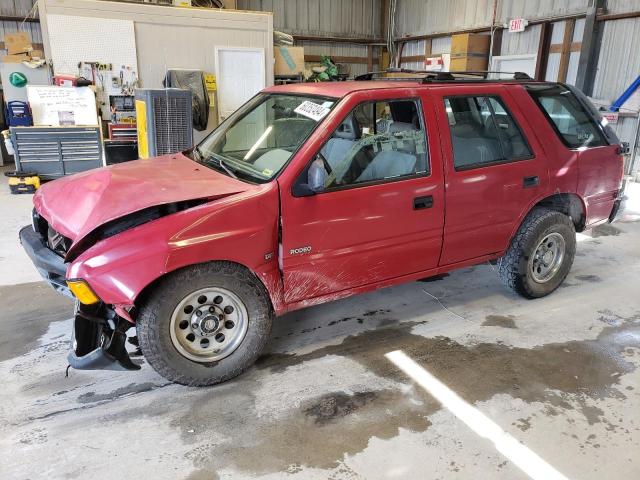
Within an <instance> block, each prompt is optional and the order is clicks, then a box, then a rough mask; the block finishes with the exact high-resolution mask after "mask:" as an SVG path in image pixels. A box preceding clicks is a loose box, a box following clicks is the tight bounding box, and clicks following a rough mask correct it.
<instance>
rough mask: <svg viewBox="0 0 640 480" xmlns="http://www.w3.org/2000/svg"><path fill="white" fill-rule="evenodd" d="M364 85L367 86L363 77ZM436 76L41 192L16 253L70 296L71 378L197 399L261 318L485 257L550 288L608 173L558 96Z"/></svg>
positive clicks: (246, 114)
mask: <svg viewBox="0 0 640 480" xmlns="http://www.w3.org/2000/svg"><path fill="white" fill-rule="evenodd" d="M369 78H370V77H369ZM517 78H518V79H514V80H499V81H485V80H482V79H476V78H473V77H469V76H458V75H451V74H439V75H428V76H427V77H425V78H414V79H408V80H398V81H392V80H379V81H378V80H374V79H369V80H366V81H365V80H363V81H350V82H335V83H325V84H294V85H287V86H280V87H270V88H267V89H266V90H264V91H263V92H261V93H259V94H258V95H256V96H255V97H254V98H252V99H251V100H250V101H249V102H248V103H247V104H245V105H244V106H243V107H241V108H240V109H239V110H238V111H237V112H235V113H234V114H233V115H232V116H231V117H229V118H228V119H227V120H226V121H225V122H224V123H223V124H222V125H220V127H218V128H217V129H216V130H215V131H214V132H212V133H211V134H210V135H209V136H208V137H207V138H206V139H205V140H204V141H202V142H201V143H200V144H199V145H197V146H196V147H194V148H193V149H191V150H189V151H185V152H183V153H177V154H173V155H166V156H164V157H159V158H155V159H151V160H140V161H135V162H130V163H126V164H121V165H115V166H111V167H107V168H102V169H98V170H94V171H91V172H86V173H82V174H78V175H75V176H73V177H69V178H64V179H60V180H56V181H54V182H52V183H49V184H46V185H44V186H43V187H42V188H41V189H40V190H39V191H38V193H37V194H36V195H35V197H34V206H35V209H34V213H33V226H29V227H25V228H24V229H22V230H21V232H20V238H21V240H22V243H23V245H24V247H25V249H26V250H27V252H28V254H29V255H30V256H31V258H32V260H33V261H34V263H35V265H36V266H37V267H38V268H39V270H40V271H41V272H42V274H43V276H44V277H45V278H46V279H47V280H48V281H49V282H50V283H51V284H52V285H53V286H54V288H56V289H57V290H59V291H61V292H63V293H66V294H72V295H73V296H75V297H76V298H77V299H78V300H79V305H78V308H77V312H76V320H75V325H74V343H73V348H72V350H71V352H70V354H69V363H70V364H71V365H72V366H73V367H76V368H85V369H92V368H128V369H135V368H139V367H138V366H137V365H136V364H134V363H133V362H132V361H131V360H130V359H129V356H128V354H127V352H126V349H125V340H126V331H127V330H128V329H130V328H131V327H133V326H135V327H136V330H137V337H138V340H139V344H140V347H141V349H142V352H143V354H144V356H145V358H146V359H147V361H148V362H149V363H150V364H151V366H152V367H153V368H154V369H156V370H157V371H158V372H159V373H160V374H161V375H163V376H165V377H166V378H168V379H170V380H172V381H174V382H178V383H182V384H185V385H211V384H215V383H218V382H222V381H225V380H227V379H230V378H232V377H234V376H236V375H238V374H239V373H241V372H242V371H243V370H245V369H246V368H247V367H248V366H250V365H251V364H252V362H253V361H254V360H255V359H256V358H257V356H258V355H259V353H260V351H261V349H262V348H263V347H264V345H265V343H266V342H267V339H268V336H269V331H270V329H271V323H272V320H273V318H274V317H275V316H278V315H282V314H284V313H286V312H289V311H292V310H295V309H299V308H303V307H307V306H309V305H315V304H319V303H323V302H328V301H331V300H336V299H339V298H344V297H347V296H350V295H354V294H357V293H362V292H366V291H370V290H374V289H378V288H381V287H385V286H389V285H394V284H398V283H402V282H409V281H414V280H417V279H421V278H424V277H429V276H435V275H439V274H442V273H444V272H447V271H450V270H454V269H457V268H461V267H465V266H469V265H474V264H479V263H483V262H487V261H493V260H497V265H498V270H499V272H500V277H501V278H502V281H503V282H504V283H505V285H507V286H508V287H509V288H511V289H512V290H514V291H515V292H517V293H518V294H520V295H522V296H523V297H525V298H538V297H542V296H545V295H548V294H549V293H551V292H553V291H554V290H555V289H556V288H557V287H558V286H559V285H560V284H561V283H562V281H563V280H564V278H565V277H566V275H567V273H568V272H569V269H570V268H571V265H572V262H573V258H574V254H575V249H576V238H575V232H576V231H582V230H584V229H585V228H587V227H590V226H593V225H597V224H599V223H603V222H607V221H611V220H612V219H613V218H614V217H615V215H616V212H617V209H618V208H619V204H620V193H621V192H620V188H621V179H622V168H623V160H622V156H621V155H620V152H621V150H620V148H621V147H620V145H619V143H620V142H619V141H618V139H617V138H616V136H615V134H614V133H613V132H612V131H611V130H610V129H609V128H608V127H606V126H603V122H602V121H601V119H600V118H599V116H598V114H597V112H596V111H595V110H594V109H593V108H592V106H590V104H589V103H588V100H587V99H586V98H585V97H584V96H583V95H582V94H581V93H580V92H579V91H577V90H576V89H575V88H573V87H570V86H567V85H563V84H559V83H547V82H535V81H532V80H530V79H524V78H523V76H522V75H518V76H517Z"/></svg>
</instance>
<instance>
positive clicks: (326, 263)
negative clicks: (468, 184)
mask: <svg viewBox="0 0 640 480" xmlns="http://www.w3.org/2000/svg"><path fill="white" fill-rule="evenodd" d="M385 93H386V95H387V96H386V97H385V96H384V94H379V93H378V92H376V97H378V96H379V97H380V98H377V99H376V100H372V99H371V97H372V96H371V92H368V95H367V96H366V98H365V95H364V94H355V95H352V96H351V97H350V99H349V100H348V101H346V102H342V103H341V107H339V111H338V112H336V113H337V114H338V116H337V117H335V118H336V119H337V120H336V121H333V122H332V123H333V126H332V127H333V128H331V129H318V130H319V131H317V132H316V133H315V135H325V136H328V138H326V139H324V140H323V142H322V143H318V145H322V146H321V147H320V148H319V149H317V150H316V151H315V152H314V153H317V152H318V151H319V152H320V153H322V156H320V157H317V156H316V155H315V154H314V155H313V156H312V158H310V159H308V160H307V162H306V165H305V168H304V169H303V170H302V171H301V172H300V174H299V176H298V178H297V179H296V182H305V181H306V180H307V178H308V171H309V168H310V166H312V165H314V164H315V165H316V166H317V165H318V164H320V165H325V167H326V168H325V171H324V172H323V175H324V176H325V182H326V187H325V188H324V191H320V192H317V193H315V194H313V195H309V196H296V195H295V194H294V193H293V191H294V190H295V188H290V189H284V188H283V189H282V190H281V192H282V193H281V194H282V213H281V215H282V240H281V242H282V252H281V255H282V268H283V273H284V291H285V302H286V303H294V302H298V301H302V300H310V299H312V298H316V297H322V296H326V295H331V294H335V293H338V292H344V291H347V290H349V289H355V288H358V287H364V286H367V285H371V284H375V283H378V282H382V281H387V280H391V279H395V278H400V277H402V276H405V275H410V274H414V273H416V272H427V271H429V270H431V269H434V268H436V267H437V265H438V260H439V257H440V251H441V247H442V235H443V224H444V185H443V177H442V167H441V164H440V151H439V149H438V148H437V145H438V144H437V141H434V142H428V140H427V139H428V138H434V139H436V138H437V132H436V131H435V130H434V129H435V122H434V119H433V118H432V117H433V112H427V114H426V115H425V113H424V112H423V105H425V104H427V103H426V102H425V100H424V99H423V98H420V97H415V98H411V99H407V98H403V96H401V95H398V93H396V95H397V96H396V97H393V96H391V95H393V93H394V92H393V91H391V92H389V91H385ZM313 141H314V139H311V142H313ZM326 170H329V171H326Z"/></svg>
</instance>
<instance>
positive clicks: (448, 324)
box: [0, 185, 640, 480]
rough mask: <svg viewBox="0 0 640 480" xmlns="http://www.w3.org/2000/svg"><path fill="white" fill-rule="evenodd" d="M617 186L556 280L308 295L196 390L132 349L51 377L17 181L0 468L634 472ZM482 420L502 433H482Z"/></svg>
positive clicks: (96, 473)
mask: <svg viewBox="0 0 640 480" xmlns="http://www.w3.org/2000/svg"><path fill="white" fill-rule="evenodd" d="M632 187H633V188H631V189H630V192H631V194H632V196H633V199H632V202H631V205H630V210H628V212H627V213H626V215H625V216H624V218H623V221H622V222H620V223H616V224H614V225H612V226H604V227H601V228H598V229H596V230H595V231H590V232H586V233H585V234H584V235H579V246H578V252H577V257H576V259H575V264H574V267H573V269H572V271H571V273H570V275H569V277H568V278H567V280H566V282H565V284H564V285H563V287H562V288H560V289H559V290H558V291H557V292H555V293H554V294H553V295H551V296H549V297H547V298H544V299H540V300H535V301H526V300H523V299H521V298H519V297H517V296H514V295H512V294H511V293H510V292H508V291H507V290H505V289H504V288H503V287H502V286H501V284H500V283H499V281H498V279H497V277H496V273H495V271H494V270H493V268H492V267H491V266H490V265H482V266H477V267H474V268H467V269H465V270H462V271H459V272H455V273H452V274H451V275H449V276H448V277H446V278H442V279H440V280H437V281H431V282H414V283H411V284H407V285H403V286H399V287H393V288H389V289H385V290H382V291H378V292H375V293H371V294H366V295H363V296H360V297H355V298H351V299H347V300H343V301H339V302H335V303H332V304H328V305H323V306H319V307H315V308H309V309H307V310H303V311H299V312H295V313H293V314H289V315H286V316H284V317H282V318H280V319H278V320H277V321H276V324H275V328H274V331H273V335H272V340H271V342H270V344H269V345H268V348H267V352H266V353H265V355H264V356H263V357H262V358H261V359H260V361H259V362H258V364H257V365H256V366H255V367H254V368H252V369H250V370H249V371H248V372H247V373H246V374H245V375H243V376H241V377H240V378H238V379H236V380H233V381H231V382H228V383H226V384H223V385H220V386H217V387H212V388H206V389H197V388H186V387H182V386H179V385H172V384H168V383H167V382H166V381H165V380H164V379H163V378H161V377H160V376H158V375H157V374H155V373H154V372H153V370H151V368H150V367H149V366H148V365H146V364H145V365H143V368H142V370H141V371H139V372H135V373H128V372H79V371H70V373H69V377H68V378H65V375H64V371H65V367H66V361H65V356H66V351H67V348H68V338H69V333H70V328H71V321H70V320H69V318H70V316H71V303H70V302H69V301H67V300H66V299H64V298H62V297H60V296H58V295H57V294H55V293H54V292H53V291H52V290H50V289H49V288H48V287H46V286H45V285H44V284H43V283H42V282H38V277H37V274H36V273H35V272H34V271H33V269H32V267H30V265H29V264H28V263H27V260H26V258H25V257H24V255H23V254H22V252H21V251H20V250H19V246H18V245H17V241H16V232H17V228H18V226H20V225H22V224H24V223H27V222H28V221H29V209H30V207H29V203H30V198H29V196H11V195H8V194H7V189H6V187H1V188H0V217H1V218H2V219H3V227H2V229H1V231H0V378H1V379H2V380H3V388H2V389H1V390H0V430H1V431H2V435H0V458H1V459H2V461H1V462H0V478H11V479H27V478H94V479H102V478H105V479H107V478H109V479H111V478H154V479H164V478H167V479H174V478H188V479H192V480H193V479H216V478H233V479H242V478H265V479H274V478H291V479H297V478H300V479H316V478H317V479H326V478H330V479H356V478H371V479H377V478H381V479H382V478H398V479H406V478H469V479H478V478H498V479H518V478H527V475H526V474H525V473H523V470H521V468H519V467H518V466H517V465H520V466H521V467H522V466H523V464H524V466H525V469H526V467H528V470H527V471H528V472H529V475H531V476H534V477H535V476H536V472H538V474H539V475H538V478H550V477H549V476H548V475H546V474H544V473H540V472H544V470H543V468H547V467H548V468H553V469H555V470H556V471H558V472H561V473H562V474H564V475H565V476H567V477H569V478H580V479H602V478H616V479H624V478H628V479H631V478H639V477H640V460H638V457H637V452H638V451H639V447H640V369H638V366H640V296H639V295H638V293H639V291H638V285H640V188H638V187H640V185H633V186H632ZM433 297H437V298H438V299H440V302H441V303H442V304H441V303H439V302H438V301H436V300H435V299H434V298H433ZM445 307H446V308H445ZM393 350H402V351H403V352H404V353H406V354H407V355H408V356H409V357H411V358H412V359H414V360H415V361H416V362H417V363H418V364H419V365H420V366H421V367H422V368H424V369H425V370H427V371H428V372H429V373H430V374H431V375H432V376H433V377H435V378H436V379H437V380H439V381H440V382H442V383H444V384H445V385H446V386H447V387H448V388H449V389H451V390H452V391H454V392H456V393H457V394H458V395H459V396H460V397H461V398H462V399H463V400H464V401H465V402H468V403H467V404H466V405H472V406H473V408H472V409H470V410H471V411H472V412H473V413H474V414H479V413H480V414H482V415H484V416H483V418H484V420H483V422H484V423H482V422H481V423H480V424H479V425H480V426H478V425H475V431H474V430H472V429H471V428H469V426H468V424H467V423H465V422H464V421H463V420H464V418H463V417H462V416H460V415H459V412H457V411H456V408H455V405H454V403H455V402H453V401H451V402H449V401H448V400H445V403H446V404H445V405H443V404H441V403H439V402H438V401H436V400H435V399H434V397H433V396H432V395H431V394H429V393H427V392H426V391H425V390H424V389H423V388H422V387H421V386H419V385H418V384H417V383H416V382H414V381H413V380H412V379H411V378H409V377H408V376H407V375H406V374H405V373H403V372H401V371H400V370H399V369H398V368H396V367H395V366H394V365H393V364H392V363H391V362H390V361H389V360H388V359H387V358H386V357H385V353H387V352H390V351H393ZM432 393H434V392H433V391H432ZM434 394H437V392H436V393H434ZM452 412H453V413H452ZM454 413H458V416H456V415H454ZM491 422H494V423H495V424H497V426H499V427H500V428H501V429H502V430H504V432H506V433H507V434H509V435H511V436H512V437H513V438H515V439H516V440H517V442H514V443H515V446H514V445H513V444H512V445H511V446H509V445H506V444H504V443H501V442H496V441H495V439H494V438H493V437H492V436H491V435H492V433H491V432H492V428H491V427H490V425H493V423H491ZM472 426H473V425H472ZM493 430H495V428H494V429H493ZM498 430H499V429H498ZM505 445H506V446H505ZM525 447H526V451H527V452H528V453H529V456H528V457H527V458H525V459H524V460H518V457H517V456H516V455H517V454H516V453H514V451H515V450H517V449H518V448H520V449H522V448H525ZM514 449H515V450H514ZM532 472H533V473H532Z"/></svg>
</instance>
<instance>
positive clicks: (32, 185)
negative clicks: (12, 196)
mask: <svg viewBox="0 0 640 480" xmlns="http://www.w3.org/2000/svg"><path fill="white" fill-rule="evenodd" d="M7 176H8V177H9V189H10V190H11V193H34V192H35V191H36V190H37V189H39V188H40V177H39V176H38V175H34V174H32V173H29V174H24V175H21V174H19V173H14V172H12V174H11V175H7Z"/></svg>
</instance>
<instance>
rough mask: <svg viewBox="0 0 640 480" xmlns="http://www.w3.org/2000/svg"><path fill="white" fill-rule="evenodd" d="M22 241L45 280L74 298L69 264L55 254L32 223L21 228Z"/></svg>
mask: <svg viewBox="0 0 640 480" xmlns="http://www.w3.org/2000/svg"><path fill="white" fill-rule="evenodd" d="M19 237H20V243H21V244H22V247H23V248H24V251H25V252H26V253H27V256H28V257H29V258H30V259H31V261H32V262H33V264H34V265H35V267H36V268H37V269H38V272H40V275H41V276H42V278H44V280H46V281H47V283H49V285H51V286H52V287H53V288H54V289H55V290H57V291H58V292H60V293H62V294H63V295H66V296H68V297H71V298H74V297H73V294H72V293H71V291H70V290H69V287H68V286H67V282H66V279H65V277H66V275H67V265H66V264H65V263H64V259H63V258H62V257H60V256H59V255H57V254H55V253H54V252H53V251H52V250H51V249H49V247H48V246H47V244H46V243H45V242H44V240H43V239H42V237H41V236H40V235H39V234H37V233H36V232H35V231H34V230H33V227H32V226H31V225H27V226H25V227H22V229H20V233H19Z"/></svg>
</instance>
